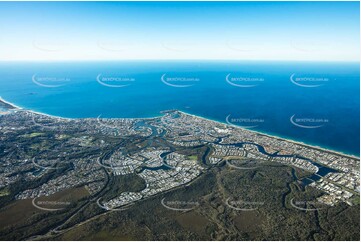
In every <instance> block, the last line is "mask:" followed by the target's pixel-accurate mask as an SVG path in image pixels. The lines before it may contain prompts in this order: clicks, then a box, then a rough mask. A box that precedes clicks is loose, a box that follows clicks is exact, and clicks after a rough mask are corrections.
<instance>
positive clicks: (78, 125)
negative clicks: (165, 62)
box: [0, 100, 360, 210]
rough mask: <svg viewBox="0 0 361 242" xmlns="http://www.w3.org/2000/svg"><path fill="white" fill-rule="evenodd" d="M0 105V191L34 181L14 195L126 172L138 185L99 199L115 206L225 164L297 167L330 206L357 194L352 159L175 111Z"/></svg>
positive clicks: (101, 183)
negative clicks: (92, 113) (61, 110)
mask: <svg viewBox="0 0 361 242" xmlns="http://www.w3.org/2000/svg"><path fill="white" fill-rule="evenodd" d="M0 104H1V107H2V112H1V114H0V123H1V125H0V133H1V136H0V143H1V145H0V152H1V154H0V159H1V168H0V169H1V173H2V176H1V178H0V189H1V190H4V189H5V190H8V189H9V187H11V186H14V185H15V184H19V183H20V182H23V183H24V182H25V183H27V184H33V185H31V186H25V185H23V187H24V189H23V190H19V191H18V192H17V194H16V195H15V199H17V200H21V199H29V198H37V197H42V196H49V195H51V194H55V193H57V192H61V191H64V190H67V189H70V188H74V187H79V186H85V187H86V189H87V191H88V193H89V194H90V195H91V196H95V197H96V196H97V194H100V193H102V191H104V189H106V187H107V179H108V180H109V177H117V176H125V175H130V174H133V175H136V176H138V177H139V178H140V179H142V180H143V181H144V183H145V187H144V189H143V190H141V191H138V192H132V191H125V192H121V193H120V194H117V195H116V196H114V197H112V198H110V199H108V200H105V199H102V198H101V197H100V196H99V197H98V198H99V199H98V201H97V204H98V205H99V206H100V207H101V208H103V209H105V210H114V209H118V208H121V207H124V206H128V205H132V204H134V203H135V202H137V201H139V200H142V199H147V198H149V197H151V196H155V195H157V194H161V193H164V192H166V191H169V190H172V189H176V188H178V187H183V186H186V185H189V184H190V183H192V182H193V181H195V180H196V179H197V178H198V177H199V176H201V175H202V174H205V173H207V170H208V169H211V168H212V167H221V166H223V165H226V166H229V167H230V168H232V169H239V170H240V172H241V170H242V169H256V168H257V167H258V166H262V164H264V163H275V164H282V165H285V166H290V167H294V168H296V169H301V170H303V171H304V172H305V174H308V175H307V177H305V178H304V179H303V180H299V181H296V182H297V183H299V184H302V183H304V186H306V187H312V188H314V189H318V190H320V191H322V192H323V195H322V196H320V197H318V198H317V200H318V201H319V202H322V203H324V204H327V205H329V206H334V205H335V204H337V203H340V202H344V203H346V204H348V205H349V206H352V205H353V204H354V202H355V201H357V198H358V197H359V192H360V172H359V169H360V167H359V165H360V161H359V158H358V157H353V156H349V155H344V154H341V153H337V152H333V151H330V150H325V149H322V148H319V147H313V146H308V145H306V144H303V143H298V142H294V141H291V140H285V139H281V138H278V137H273V136H269V135H266V134H262V133H258V132H254V131H250V130H247V129H243V128H239V127H236V126H233V125H228V124H223V123H219V122H215V121H212V120H208V119H205V118H202V117H198V116H194V115H190V114H187V113H184V112H181V111H178V110H168V111H164V112H163V113H162V116H161V117H157V118H148V119H105V118H101V117H98V118H87V119H64V118H60V117H52V116H49V115H45V114H40V113H35V112H32V111H28V110H23V109H20V108H18V107H16V106H13V105H11V104H9V103H7V102H5V101H4V100H1V101H0ZM197 149H199V150H201V149H202V152H200V151H199V152H198V151H197ZM195 151H197V152H198V153H197V152H196V153H194V152H195ZM192 152H193V153H192ZM250 164H253V165H252V166H250ZM41 178H43V179H41ZM304 181H307V182H304Z"/></svg>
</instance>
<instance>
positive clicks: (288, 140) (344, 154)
mask: <svg viewBox="0 0 361 242" xmlns="http://www.w3.org/2000/svg"><path fill="white" fill-rule="evenodd" d="M178 112H181V113H183V114H186V115H189V116H193V117H197V118H202V119H206V120H211V121H213V122H216V123H220V124H223V125H226V126H232V127H234V128H238V129H242V130H247V131H249V132H253V133H256V134H259V135H263V136H267V137H270V138H273V139H278V140H284V141H287V142H290V143H294V144H297V145H301V146H306V147H310V148H312V149H317V150H322V151H324V152H329V153H334V154H337V155H342V156H346V157H349V158H353V159H360V157H358V156H355V155H351V154H346V153H343V152H340V151H335V150H331V149H327V148H324V147H321V146H318V145H309V144H306V143H304V142H302V141H296V140H292V139H288V138H284V137H279V136H275V135H271V134H267V133H262V132H259V131H255V130H250V129H246V128H243V127H240V126H237V125H230V124H228V123H223V122H220V121H217V120H213V119H209V118H205V117H202V116H198V115H194V114H189V113H186V112H183V111H180V110H178Z"/></svg>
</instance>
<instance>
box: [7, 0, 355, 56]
mask: <svg viewBox="0 0 361 242" xmlns="http://www.w3.org/2000/svg"><path fill="white" fill-rule="evenodd" d="M359 7H360V6H359V2H221V3H218V2H208V3H207V2H132V3H129V2H60V3H59V2H11V3H8V2H0V31H1V34H0V60H116V59H119V60H124V59H241V60H258V59H262V60H327V61H358V60H359V53H360V37H359V35H360V32H359V28H360V26H359V20H360V16H359Z"/></svg>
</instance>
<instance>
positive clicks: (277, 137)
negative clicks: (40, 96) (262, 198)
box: [0, 96, 360, 159]
mask: <svg viewBox="0 0 361 242" xmlns="http://www.w3.org/2000/svg"><path fill="white" fill-rule="evenodd" d="M0 102H3V103H5V104H7V105H10V106H12V107H13V108H14V110H19V111H20V110H22V111H28V112H31V113H35V114H39V115H44V116H48V117H51V118H57V119H65V120H77V119H91V118H64V117H60V116H54V115H50V114H46V113H42V112H37V111H33V110H28V109H24V108H22V107H19V106H17V105H15V104H14V103H11V102H8V101H6V100H4V99H3V98H2V97H1V96H0ZM171 111H178V112H180V113H183V114H185V115H189V116H192V117H196V118H202V119H206V120H210V121H212V122H216V123H219V124H222V125H226V126H232V127H234V128H238V129H242V130H246V131H249V132H253V133H256V134H259V135H263V136H267V137H270V138H273V139H278V140H284V141H286V142H291V143H294V144H297V145H301V146H305V147H307V148H312V149H317V150H321V151H323V152H328V153H333V154H337V155H341V156H345V157H348V158H352V159H360V157H359V156H356V155H353V154H352V155H351V154H346V153H343V152H341V151H335V150H331V149H328V148H324V147H321V146H317V145H309V144H306V143H304V142H302V141H296V140H292V139H289V138H285V137H279V136H275V135H271V134H267V133H263V132H259V131H255V130H250V129H246V128H243V127H240V126H236V125H230V124H228V123H223V122H221V121H217V120H213V119H210V118H206V117H202V116H199V115H194V114H190V113H187V112H184V111H181V110H171ZM166 112H167V111H161V114H164V113H166ZM162 116H163V115H159V116H154V117H148V118H122V119H155V118H159V117H162ZM97 118H99V116H98V117H97ZM97 118H94V119H97ZM104 119H113V118H104ZM114 119H117V118H114Z"/></svg>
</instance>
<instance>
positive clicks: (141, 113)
mask: <svg viewBox="0 0 361 242" xmlns="http://www.w3.org/2000/svg"><path fill="white" fill-rule="evenodd" d="M359 73H360V69H359V63H348V62H338V63H336V62H335V63H333V62H324V63H322V62H281V61H279V62H278V61H274V62H267V61H249V62H246V61H112V62H105V61H103V62H96V61H84V62H80V61H79V62H0V74H1V75H0V76H1V80H0V96H1V97H2V98H3V99H5V100H7V101H9V102H12V103H14V104H16V105H18V106H20V107H23V108H25V109H30V110H34V111H38V112H42V113H46V114H50V115H55V116H61V117H67V118H90V117H93V118H96V117H98V116H101V117H102V118H143V117H155V116H160V115H161V114H160V112H161V111H164V110H169V109H178V110H181V111H184V112H187V113H190V114H194V115H198V116H202V117H205V118H208V119H212V120H216V121H220V122H224V123H228V124H232V125H237V126H241V127H245V128H248V129H251V130H255V131H259V132H263V133H267V134H270V135H275V136H279V137H283V138H287V139H292V140H295V141H301V142H304V143H307V144H310V145H317V146H321V147H323V148H327V149H332V150H335V151H339V152H343V153H347V154H352V155H356V156H359V153H360V139H359V134H360V74H359Z"/></svg>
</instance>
